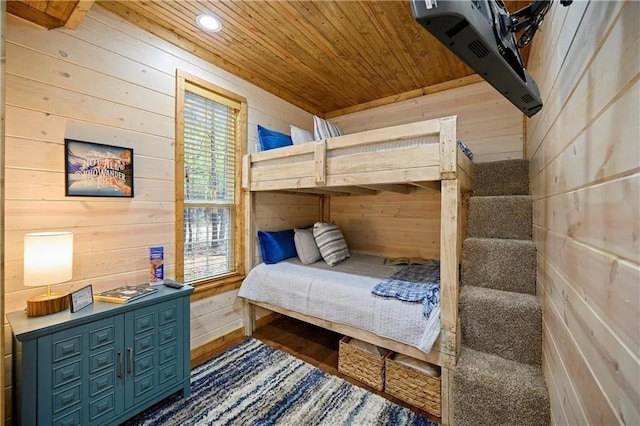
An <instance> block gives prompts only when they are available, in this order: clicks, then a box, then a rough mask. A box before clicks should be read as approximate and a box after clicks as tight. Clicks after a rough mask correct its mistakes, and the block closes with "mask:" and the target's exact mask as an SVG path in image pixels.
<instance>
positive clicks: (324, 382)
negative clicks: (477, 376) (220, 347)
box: [126, 339, 436, 426]
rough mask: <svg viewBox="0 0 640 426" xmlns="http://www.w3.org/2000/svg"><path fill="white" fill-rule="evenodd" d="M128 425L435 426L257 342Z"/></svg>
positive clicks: (211, 364)
mask: <svg viewBox="0 0 640 426" xmlns="http://www.w3.org/2000/svg"><path fill="white" fill-rule="evenodd" d="M126 424H127V425H132V426H133V425H136V426H138V425H154V426H155V425H180V426H183V425H184V426H187V425H256V426H257V425H261V426H262V425H292V426H293V425H295V426H299V425H330V426H336V425H358V426H359V425H394V426H396V425H398V426H400V425H421V426H436V425H435V423H432V422H431V421H429V420H428V419H425V418H424V417H421V416H419V415H417V414H415V413H414V412H412V411H411V410H409V409H407V408H404V407H400V406H398V405H396V404H393V403H392V402H390V401H388V400H386V399H384V398H382V397H381V396H378V395H375V394H372V393H370V392H368V391H366V390H364V389H362V388H359V387H357V386H354V385H352V384H351V383H349V382H347V381H345V380H343V379H341V378H339V377H336V376H332V375H330V374H328V373H326V372H324V371H322V370H320V369H318V368H316V367H314V366H312V365H310V364H307V363H305V362H304V361H301V360H299V359H297V358H295V357H293V356H291V355H288V354H286V353H284V352H282V351H279V350H277V349H274V348H272V347H270V346H267V345H265V344H263V343H261V342H259V341H258V340H255V339H247V340H245V341H244V342H242V343H240V344H238V345H236V346H234V347H233V348H231V349H229V350H228V351H226V352H224V353H222V354H220V355H219V356H217V357H215V358H213V359H212V360H210V361H208V362H207V363H205V364H203V365H201V366H199V367H197V368H195V369H194V370H192V372H191V396H190V397H188V398H180V397H179V396H174V397H171V398H169V399H167V400H165V401H164V402H163V403H162V404H159V405H156V406H155V407H152V408H151V409H149V410H147V411H145V412H143V413H141V414H140V415H138V416H137V417H135V418H134V419H132V420H131V421H129V422H127V423H126Z"/></svg>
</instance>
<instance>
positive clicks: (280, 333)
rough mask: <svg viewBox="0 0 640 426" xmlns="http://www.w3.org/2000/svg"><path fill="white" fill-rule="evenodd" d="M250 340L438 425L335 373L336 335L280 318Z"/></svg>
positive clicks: (421, 412) (388, 397)
mask: <svg viewBox="0 0 640 426" xmlns="http://www.w3.org/2000/svg"><path fill="white" fill-rule="evenodd" d="M252 337H254V338H256V339H258V340H260V341H262V342H263V343H265V344H267V345H269V346H272V347H274V348H276V349H279V350H281V351H283V352H286V353H288V354H291V355H293V356H295V357H296V358H299V359H301V360H303V361H305V362H307V363H309V364H311V365H314V366H316V367H318V368H320V369H322V370H324V371H326V372H327V373H330V374H333V375H335V376H338V377H341V378H343V379H345V380H347V381H349V382H350V383H353V384H354V385H356V386H360V387H362V388H364V389H367V390H368V391H370V392H372V393H375V394H378V395H381V396H383V397H384V398H387V399H388V400H390V401H392V402H394V403H396V404H398V405H401V406H403V407H407V408H409V409H411V410H412V411H414V412H416V413H418V414H420V415H422V416H424V417H426V418H428V419H429V420H431V421H434V422H440V419H439V418H438V417H435V416H434V415H432V414H429V413H427V412H426V411H423V410H420V409H418V408H415V407H413V406H411V405H409V404H407V403H405V402H404V401H401V400H399V399H397V398H394V397H392V396H390V395H387V394H386V393H384V392H380V391H377V390H375V389H373V388H371V387H369V386H367V385H365V384H363V383H360V382H358V381H357V380H355V379H352V378H351V377H349V376H345V375H344V374H341V373H339V372H338V342H339V341H340V338H341V337H342V336H341V335H340V334H337V333H334V332H332V331H329V330H325V329H324V328H320V327H316V326H314V325H311V324H308V323H305V322H302V321H298V320H295V319H293V318H289V317H284V316H283V317H280V318H278V319H276V320H274V321H272V322H270V323H268V324H266V325H263V326H262V327H260V328H258V329H257V330H256V331H255V332H254V333H253V336H252ZM243 339H244V338H242V339H236V340H235V341H231V342H229V343H228V344H226V345H225V346H224V347H223V348H221V349H220V353H221V352H223V351H224V350H226V349H228V348H230V347H232V346H233V345H235V344H237V343H239V342H241V341H242V340H243ZM213 355H215V354H213ZM213 355H212V356H213Z"/></svg>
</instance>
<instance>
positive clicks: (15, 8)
mask: <svg viewBox="0 0 640 426" xmlns="http://www.w3.org/2000/svg"><path fill="white" fill-rule="evenodd" d="M6 3H7V13H10V14H11V15H14V16H17V17H18V18H21V19H24V20H26V21H29V22H31V23H33V24H35V25H37V26H39V27H42V28H45V29H47V30H52V29H54V28H60V27H64V21H63V20H61V19H58V18H55V17H53V16H51V15H49V14H47V13H46V12H43V11H41V10H38V9H36V8H34V7H31V6H29V5H28V4H26V3H23V2H21V1H8V2H6Z"/></svg>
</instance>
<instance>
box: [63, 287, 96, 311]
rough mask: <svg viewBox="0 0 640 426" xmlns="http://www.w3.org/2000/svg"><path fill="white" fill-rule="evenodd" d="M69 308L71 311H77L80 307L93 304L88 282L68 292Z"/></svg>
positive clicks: (91, 289)
mask: <svg viewBox="0 0 640 426" xmlns="http://www.w3.org/2000/svg"><path fill="white" fill-rule="evenodd" d="M69 299H70V300H69V302H70V303H69V309H71V313H72V314H73V313H75V312H78V311H79V310H80V309H83V308H86V307H87V306H89V305H93V287H92V286H91V284H89V285H88V286H86V287H82V288H81V289H80V290H76V291H74V292H73V293H71V294H69Z"/></svg>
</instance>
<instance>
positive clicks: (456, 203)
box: [440, 117, 461, 334]
mask: <svg viewBox="0 0 640 426" xmlns="http://www.w3.org/2000/svg"><path fill="white" fill-rule="evenodd" d="M456 141H457V138H456V117H446V118H443V119H441V120H440V174H441V178H442V180H441V200H440V201H441V212H440V213H441V214H440V220H441V226H440V283H441V284H440V285H441V287H440V291H441V299H442V302H441V306H442V314H441V324H442V328H443V329H445V330H447V331H450V332H451V333H454V334H455V333H456V331H457V325H458V324H457V323H458V270H459V266H458V265H459V264H460V259H459V237H460V229H459V228H460V202H461V194H460V181H459V180H458V179H457V175H456V172H457V164H458V162H457V153H458V149H457V148H458V147H457V142H456Z"/></svg>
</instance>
